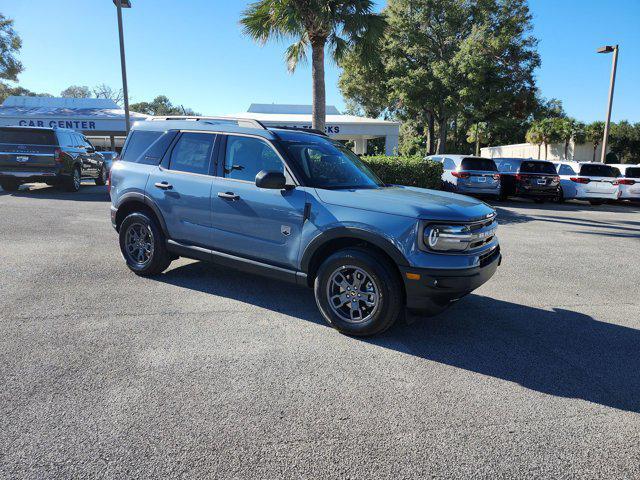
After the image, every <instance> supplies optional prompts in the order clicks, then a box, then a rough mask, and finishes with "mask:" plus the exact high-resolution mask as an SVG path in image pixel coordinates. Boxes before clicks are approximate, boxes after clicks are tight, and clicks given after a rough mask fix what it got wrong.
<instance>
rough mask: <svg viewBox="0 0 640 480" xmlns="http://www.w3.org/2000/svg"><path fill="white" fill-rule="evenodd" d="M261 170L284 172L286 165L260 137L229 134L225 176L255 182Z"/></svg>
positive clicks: (225, 158)
mask: <svg viewBox="0 0 640 480" xmlns="http://www.w3.org/2000/svg"><path fill="white" fill-rule="evenodd" d="M261 170H267V171H277V172H282V173H284V165H283V164H282V161H281V160H280V157H278V155H277V154H276V152H275V151H274V150H273V148H271V146H270V145H269V144H267V143H266V142H264V141H262V140H260V139H258V138H253V137H236V136H233V135H230V136H228V137H227V148H226V151H225V156H224V175H225V177H227V178H232V179H235V180H245V181H247V182H255V180H256V175H257V174H258V172H260V171H261Z"/></svg>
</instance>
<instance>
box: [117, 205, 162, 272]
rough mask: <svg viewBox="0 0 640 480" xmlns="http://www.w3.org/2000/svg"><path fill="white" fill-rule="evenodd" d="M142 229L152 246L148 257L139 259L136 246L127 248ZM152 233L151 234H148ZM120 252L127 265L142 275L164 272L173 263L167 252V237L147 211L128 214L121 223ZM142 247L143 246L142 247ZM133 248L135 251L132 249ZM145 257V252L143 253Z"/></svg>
mask: <svg viewBox="0 0 640 480" xmlns="http://www.w3.org/2000/svg"><path fill="white" fill-rule="evenodd" d="M138 231H141V232H143V233H144V234H145V238H144V241H146V242H147V243H148V244H149V245H151V247H152V248H150V249H147V252H148V251H149V250H150V253H149V255H148V258H141V259H142V260H143V261H137V260H136V258H138V259H140V257H135V258H134V256H135V255H136V254H137V253H139V250H138V249H136V247H135V246H134V247H132V248H129V249H128V248H127V245H128V244H130V242H131V241H132V239H133V238H134V235H135V234H136V232H138ZM149 233H150V235H148V234H149ZM119 235H120V252H121V253H122V256H123V257H124V260H125V262H127V267H129V269H130V270H131V271H132V272H133V273H135V274H136V275H140V276H142V277H149V276H153V275H157V274H159V273H162V272H163V271H164V270H166V269H167V267H168V266H169V264H170V263H171V257H170V256H169V253H168V252H167V246H166V243H165V237H164V234H163V233H162V230H161V229H160V228H159V227H158V225H157V223H156V221H155V220H154V219H152V218H151V217H150V216H149V215H148V214H147V213H145V212H133V213H130V214H129V215H127V217H126V218H125V219H124V220H123V221H122V224H121V225H120V233H119ZM140 248H142V247H140ZM131 250H133V251H131ZM143 257H145V254H143Z"/></svg>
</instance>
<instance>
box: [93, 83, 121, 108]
mask: <svg viewBox="0 0 640 480" xmlns="http://www.w3.org/2000/svg"><path fill="white" fill-rule="evenodd" d="M93 94H94V95H95V97H96V98H107V99H109V100H113V101H114V102H115V103H117V104H118V105H122V102H123V101H124V94H123V93H122V89H121V88H120V89H115V88H111V87H110V86H109V85H106V84H104V83H101V84H100V85H98V86H96V87H94V89H93Z"/></svg>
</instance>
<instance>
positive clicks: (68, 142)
mask: <svg viewBox="0 0 640 480" xmlns="http://www.w3.org/2000/svg"><path fill="white" fill-rule="evenodd" d="M58 141H59V142H60V146H61V147H67V148H69V147H73V146H74V142H73V140H72V138H71V134H70V133H69V132H62V131H58Z"/></svg>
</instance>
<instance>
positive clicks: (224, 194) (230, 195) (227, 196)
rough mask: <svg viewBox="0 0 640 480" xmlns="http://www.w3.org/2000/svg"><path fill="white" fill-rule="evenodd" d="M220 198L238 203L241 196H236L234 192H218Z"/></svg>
mask: <svg viewBox="0 0 640 480" xmlns="http://www.w3.org/2000/svg"><path fill="white" fill-rule="evenodd" d="M218 197H220V198H224V199H225V200H231V201H232V202H233V201H236V200H238V199H239V198H240V195H236V194H235V193H233V192H218Z"/></svg>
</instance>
